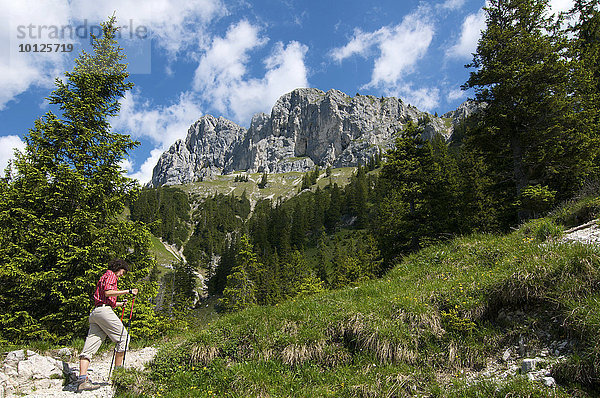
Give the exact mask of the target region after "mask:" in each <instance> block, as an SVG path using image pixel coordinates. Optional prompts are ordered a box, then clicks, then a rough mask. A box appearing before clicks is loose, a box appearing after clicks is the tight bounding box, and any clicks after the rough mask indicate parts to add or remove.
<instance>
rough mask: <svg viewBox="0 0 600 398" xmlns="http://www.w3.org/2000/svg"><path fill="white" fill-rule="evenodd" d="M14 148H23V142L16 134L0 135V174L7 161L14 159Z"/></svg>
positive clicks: (20, 149) (2, 172)
mask: <svg viewBox="0 0 600 398" xmlns="http://www.w3.org/2000/svg"><path fill="white" fill-rule="evenodd" d="M15 149H17V150H19V151H23V150H25V143H24V142H23V141H22V140H21V138H19V137H18V136H16V135H7V136H3V137H0V175H4V169H6V166H8V162H9V161H10V160H11V159H14V153H15Z"/></svg>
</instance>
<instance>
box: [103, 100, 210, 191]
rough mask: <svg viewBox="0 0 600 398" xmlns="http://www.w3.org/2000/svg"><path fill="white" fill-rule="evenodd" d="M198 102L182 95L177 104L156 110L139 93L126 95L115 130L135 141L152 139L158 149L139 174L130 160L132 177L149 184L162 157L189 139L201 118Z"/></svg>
mask: <svg viewBox="0 0 600 398" xmlns="http://www.w3.org/2000/svg"><path fill="white" fill-rule="evenodd" d="M198 103H199V100H198V99H197V98H195V96H194V94H193V93H183V94H181V95H180V96H179V99H178V101H177V102H175V103H173V104H171V105H168V106H156V105H153V104H151V103H150V102H149V101H145V100H144V99H143V98H141V95H140V93H139V92H138V91H134V92H133V93H132V92H129V93H127V95H126V96H125V98H123V100H122V101H121V112H120V114H119V116H118V117H117V118H115V119H113V120H112V121H111V124H112V126H113V129H114V130H115V131H118V132H120V133H123V134H130V135H131V136H132V137H133V138H134V139H140V140H141V139H144V140H147V139H150V141H151V142H153V143H154V145H155V148H154V150H152V152H151V154H150V157H149V158H148V159H146V160H145V161H144V163H143V164H142V165H141V166H139V168H138V169H137V171H135V170H136V167H137V165H136V164H135V163H133V161H132V160H131V159H127V160H126V161H125V162H124V163H123V165H122V166H123V167H124V168H125V169H126V170H127V171H128V172H129V176H130V177H134V178H136V179H138V180H139V181H140V182H141V183H146V182H148V181H150V179H151V177H152V169H153V168H154V166H155V165H156V162H157V161H158V158H159V157H160V155H161V154H162V153H163V152H164V151H165V150H166V149H168V148H169V147H170V146H171V145H172V144H173V143H174V142H175V141H177V140H178V139H184V138H185V137H186V136H187V132H188V129H189V127H190V125H191V124H192V123H193V122H195V121H196V120H198V119H199V118H200V117H201V116H202V109H201V108H200V106H199V105H198Z"/></svg>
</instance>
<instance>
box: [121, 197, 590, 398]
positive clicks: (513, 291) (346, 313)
mask: <svg viewBox="0 0 600 398" xmlns="http://www.w3.org/2000/svg"><path fill="white" fill-rule="evenodd" d="M599 209H600V199H597V198H594V199H592V200H587V201H582V202H578V203H573V204H570V205H569V206H567V207H564V208H563V209H561V210H559V211H557V212H555V213H554V214H553V215H551V217H549V218H547V219H540V220H536V221H532V222H530V223H528V224H526V225H524V226H522V227H521V228H520V229H519V230H517V231H515V232H513V233H511V234H508V235H505V236H495V235H473V236H468V237H462V238H458V239H455V240H453V241H450V242H448V243H445V244H439V245H436V246H432V247H429V248H426V249H424V250H422V251H420V252H418V253H415V254H413V255H411V256H408V257H406V258H405V259H404V260H403V261H402V262H401V263H400V264H398V266H397V267H396V268H394V269H393V270H392V271H390V272H389V273H388V274H387V275H386V276H385V278H383V279H380V280H373V281H369V282H366V283H363V284H361V285H359V286H358V287H355V288H347V289H341V290H336V291H329V292H325V293H320V294H316V295H312V296H307V297H302V298H298V299H295V300H291V301H288V302H284V303H282V304H280V305H276V306H271V307H253V308H250V309H248V310H245V311H242V312H239V313H234V314H229V315H225V316H222V317H220V318H219V319H217V320H215V321H213V322H212V323H211V324H209V325H208V326H207V327H206V328H204V329H202V330H197V331H194V332H193V333H192V334H191V336H188V337H186V338H185V339H184V340H183V341H181V340H178V341H177V342H176V343H167V344H166V345H165V346H164V347H162V349H161V351H160V353H159V355H158V356H157V358H156V360H155V362H154V364H153V365H152V367H151V369H150V371H149V372H148V373H137V372H132V371H128V372H126V373H124V374H121V375H120V376H119V377H118V379H117V384H118V385H119V386H120V389H119V391H120V392H119V394H120V396H135V395H137V394H141V395H145V396H161V397H163V396H169V397H179V396H198V397H206V396H229V397H255V396H264V397H267V396H269V397H288V396H293V397H326V396H343V397H385V396H390V397H391V396H444V397H445V396H448V397H489V396H495V397H505V396H507V394H508V396H527V397H547V396H557V397H563V396H564V397H568V396H581V397H584V396H597V392H596V391H598V390H599V388H600V248H599V247H597V246H594V245H583V244H578V243H565V242H563V241H562V240H561V239H560V234H561V230H562V227H560V226H558V225H557V224H556V223H555V222H561V223H564V224H566V225H569V224H571V223H572V220H573V218H574V217H584V218H589V217H590V216H595V217H597V215H598V210H599ZM560 342H566V343H567V344H566V347H564V348H563V350H562V351H561V352H554V348H555V347H557V345H558V343H560ZM507 349H510V350H511V351H510V352H511V355H510V359H509V362H510V364H512V365H516V366H520V365H521V362H522V361H523V359H524V358H533V357H535V356H537V355H540V354H541V353H542V352H543V351H550V353H546V354H542V355H544V357H543V358H544V359H543V361H542V362H543V363H542V365H540V366H543V367H544V368H546V369H549V370H550V371H551V373H552V376H553V377H554V378H555V379H556V380H557V381H558V383H559V384H558V387H555V388H549V387H546V386H544V385H543V384H542V383H541V382H540V381H529V380H528V379H527V377H526V376H525V375H520V374H518V372H517V374H514V372H513V374H511V375H509V376H508V377H491V376H490V374H492V373H493V372H492V371H491V370H490V369H497V368H502V367H508V364H506V363H504V362H503V361H502V360H501V358H502V356H503V354H504V353H506V352H507ZM133 385H135V386H136V388H135V389H132V388H131V387H132V386H133Z"/></svg>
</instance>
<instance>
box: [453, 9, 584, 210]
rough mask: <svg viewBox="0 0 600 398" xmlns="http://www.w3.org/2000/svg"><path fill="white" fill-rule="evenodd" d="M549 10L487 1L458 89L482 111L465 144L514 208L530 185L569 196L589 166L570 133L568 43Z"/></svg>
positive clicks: (580, 140) (580, 138) (578, 139)
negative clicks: (508, 188) (506, 183)
mask: <svg viewBox="0 0 600 398" xmlns="http://www.w3.org/2000/svg"><path fill="white" fill-rule="evenodd" d="M548 10H549V6H548V1H547V0H490V1H489V3H488V6H487V7H486V8H485V11H486V16H487V17H486V22H487V28H486V30H485V31H484V32H483V33H482V37H481V39H480V40H479V43H478V47H477V51H476V53H475V54H474V58H473V62H472V63H471V64H470V65H468V66H470V67H473V68H476V70H475V71H473V72H471V74H470V78H469V80H468V81H467V83H466V84H465V85H464V87H465V88H474V89H475V95H476V100H477V101H478V102H479V103H481V104H483V106H482V110H481V112H480V113H479V116H480V117H479V120H480V127H479V129H475V130H474V131H475V132H476V133H477V134H473V135H471V137H470V140H471V141H470V142H471V144H474V145H475V146H476V147H477V148H479V149H481V150H482V151H483V153H484V154H485V155H486V156H487V161H488V163H489V164H492V165H493V167H494V168H495V169H496V170H499V171H502V173H503V175H501V176H500V180H506V179H510V180H511V181H512V184H511V185H512V194H513V201H516V199H517V198H518V196H519V195H520V194H521V192H522V191H523V190H524V189H525V188H526V187H528V186H529V185H535V184H542V185H547V186H549V187H550V189H554V190H558V191H560V192H561V195H562V197H565V196H568V195H569V194H570V193H572V191H573V189H576V187H577V185H578V184H579V183H580V182H581V180H582V179H583V178H585V176H586V175H587V174H589V170H590V169H591V166H592V164H591V162H592V158H593V157H592V156H591V153H592V152H593V148H592V144H593V143H592V141H591V140H590V137H589V135H588V134H587V133H586V132H584V131H581V130H579V129H577V123H576V119H577V114H576V108H575V106H574V103H573V101H574V97H573V95H572V90H571V87H570V85H569V70H570V68H571V66H570V59H569V57H568V56H567V53H566V50H567V43H568V42H567V39H566V36H565V34H564V31H563V30H561V29H560V24H559V22H557V21H556V19H555V18H554V17H553V16H552V15H549V13H548ZM529 215H530V212H529V210H528V209H526V208H521V209H520V211H519V217H520V218H524V217H528V216H529Z"/></svg>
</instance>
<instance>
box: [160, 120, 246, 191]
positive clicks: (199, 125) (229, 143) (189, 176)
mask: <svg viewBox="0 0 600 398" xmlns="http://www.w3.org/2000/svg"><path fill="white" fill-rule="evenodd" d="M245 134H246V129H244V128H243V127H240V126H238V125H237V124H235V123H233V122H232V121H229V120H227V119H224V118H222V117H220V118H218V119H217V118H215V117H214V116H211V115H206V116H203V117H201V118H200V119H199V120H198V121H197V122H196V123H194V124H192V125H191V126H190V128H189V130H188V135H187V137H186V139H185V141H182V140H178V141H176V142H175V143H174V144H173V145H172V146H171V148H169V150H168V151H166V152H165V153H163V154H162V155H161V157H160V159H159V160H158V163H157V164H156V166H155V167H154V170H153V172H152V181H151V182H150V184H149V185H151V186H154V187H158V186H161V185H175V184H186V183H190V182H194V181H198V180H200V179H204V178H210V177H211V176H213V175H219V174H221V172H222V170H223V169H224V168H225V167H226V166H227V165H228V163H229V162H231V160H232V152H233V151H234V149H235V148H236V147H237V146H238V145H239V143H240V141H241V140H242V139H243V137H244V136H245Z"/></svg>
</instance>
